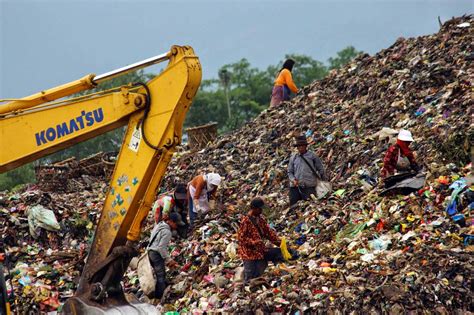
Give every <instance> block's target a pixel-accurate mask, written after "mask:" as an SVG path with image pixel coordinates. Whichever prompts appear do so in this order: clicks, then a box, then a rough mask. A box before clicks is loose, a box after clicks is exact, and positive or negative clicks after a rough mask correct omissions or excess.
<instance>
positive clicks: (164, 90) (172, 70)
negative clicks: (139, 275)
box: [77, 46, 201, 294]
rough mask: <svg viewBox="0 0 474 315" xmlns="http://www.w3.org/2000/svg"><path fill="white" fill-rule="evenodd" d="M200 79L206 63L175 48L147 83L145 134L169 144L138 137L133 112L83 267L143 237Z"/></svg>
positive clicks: (83, 289)
mask: <svg viewBox="0 0 474 315" xmlns="http://www.w3.org/2000/svg"><path fill="white" fill-rule="evenodd" d="M200 82H201V66H200V64H199V60H198V58H197V57H196V56H194V52H193V50H192V49H191V48H189V47H176V46H175V47H173V48H172V57H171V59H170V63H169V65H168V67H167V68H166V69H165V71H164V72H163V73H162V74H161V75H160V76H158V77H156V78H155V79H153V80H151V81H150V82H149V83H148V84H147V85H148V87H149V89H150V92H151V107H150V108H151V110H150V113H149V115H148V118H147V120H146V128H145V134H146V136H147V138H148V139H149V141H150V142H151V143H152V144H153V145H155V146H158V147H160V148H165V147H166V148H165V149H163V150H160V151H157V150H155V149H153V148H151V147H149V146H147V144H146V143H145V142H144V140H143V138H141V139H139V140H137V138H139V137H140V135H141V131H140V130H139V129H138V128H140V126H141V125H140V124H139V122H140V121H141V119H143V112H139V113H135V114H132V116H131V117H130V121H129V123H128V129H127V132H126V135H125V138H124V142H123V144H122V148H121V151H120V155H119V158H118V160H117V164H116V166H115V170H114V174H113V177H112V181H111V185H110V191H109V192H108V194H107V197H106V200H105V203H104V209H103V211H102V214H101V217H100V220H99V225H98V227H97V230H96V234H95V237H94V241H93V244H92V246H91V251H90V253H89V257H88V260H87V263H86V266H85V267H84V270H93V269H94V266H97V265H98V264H99V263H100V262H102V261H103V260H104V259H105V258H106V257H107V255H109V253H110V252H111V250H112V249H113V248H114V247H115V246H119V245H124V244H125V243H126V242H127V240H129V241H136V240H138V239H139V236H140V227H141V224H142V223H143V220H144V218H145V217H146V215H147V213H148V212H149V210H150V207H151V203H152V201H153V199H154V197H155V194H156V190H157V188H158V185H159V183H160V181H161V179H162V177H163V175H164V173H165V170H166V167H167V165H168V163H169V161H170V159H171V156H172V154H173V152H174V150H175V146H176V145H177V144H178V143H179V142H180V141H181V135H182V127H183V122H184V118H185V115H186V112H187V110H188V109H189V106H190V105H191V101H192V99H193V97H194V95H195V94H196V92H197V89H198V87H199V84H200ZM139 92H141V93H144V92H145V91H144V89H141V90H140V91H139ZM86 277H87V275H86ZM89 285H90V284H89V283H87V279H85V278H84V277H83V278H82V279H81V283H80V285H79V288H78V291H77V294H81V293H84V292H86V291H87V290H88V289H89V288H90V287H89Z"/></svg>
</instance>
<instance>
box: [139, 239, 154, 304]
mask: <svg viewBox="0 0 474 315" xmlns="http://www.w3.org/2000/svg"><path fill="white" fill-rule="evenodd" d="M157 235H158V233H155V235H153V237H152V238H151V240H150V241H149V242H148V244H152V243H153V241H154V240H155V238H156V236H157ZM137 273H138V281H139V282H140V287H141V289H142V291H143V293H144V294H145V295H146V296H148V297H150V296H153V295H154V294H155V285H156V278H155V271H154V270H153V266H152V265H151V263H150V258H149V256H148V249H147V250H145V252H144V253H143V254H142V255H141V256H140V258H138V265H137Z"/></svg>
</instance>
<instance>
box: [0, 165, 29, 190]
mask: <svg viewBox="0 0 474 315" xmlns="http://www.w3.org/2000/svg"><path fill="white" fill-rule="evenodd" d="M34 181H35V170H34V166H33V163H29V164H26V165H23V166H20V167H18V168H16V169H14V170H11V171H8V172H6V173H3V174H0V191H2V190H9V189H12V188H14V187H15V186H18V185H20V184H24V183H33V182H34Z"/></svg>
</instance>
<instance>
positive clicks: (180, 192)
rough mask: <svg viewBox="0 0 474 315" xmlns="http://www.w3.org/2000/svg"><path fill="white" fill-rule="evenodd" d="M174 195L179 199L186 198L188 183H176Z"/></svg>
mask: <svg viewBox="0 0 474 315" xmlns="http://www.w3.org/2000/svg"><path fill="white" fill-rule="evenodd" d="M174 197H175V198H176V199H179V200H186V184H183V183H178V184H176V187H175V189H174Z"/></svg>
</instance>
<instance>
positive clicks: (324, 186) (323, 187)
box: [300, 155, 332, 199]
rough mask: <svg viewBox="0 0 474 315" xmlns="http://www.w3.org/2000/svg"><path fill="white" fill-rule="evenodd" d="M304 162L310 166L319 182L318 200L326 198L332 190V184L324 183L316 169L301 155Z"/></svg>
mask: <svg viewBox="0 0 474 315" xmlns="http://www.w3.org/2000/svg"><path fill="white" fill-rule="evenodd" d="M300 156H301V158H302V159H303V161H305V163H306V164H307V165H308V166H309V168H310V169H311V172H313V174H314V176H316V178H317V179H318V182H317V183H316V195H317V197H318V199H322V198H324V197H325V196H326V195H327V194H328V193H329V192H330V191H331V190H332V185H331V183H330V182H327V181H324V180H323V179H322V178H321V176H319V174H318V172H316V170H315V169H314V167H313V166H312V165H311V164H310V163H309V162H308V160H307V159H306V158H305V157H304V156H303V155H300Z"/></svg>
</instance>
